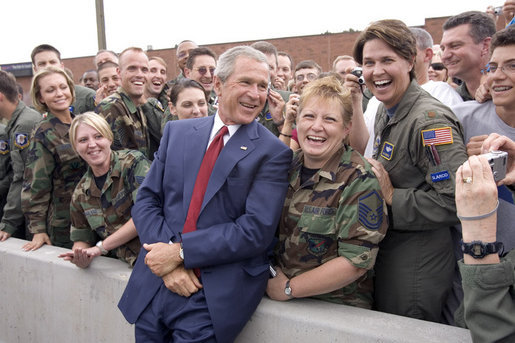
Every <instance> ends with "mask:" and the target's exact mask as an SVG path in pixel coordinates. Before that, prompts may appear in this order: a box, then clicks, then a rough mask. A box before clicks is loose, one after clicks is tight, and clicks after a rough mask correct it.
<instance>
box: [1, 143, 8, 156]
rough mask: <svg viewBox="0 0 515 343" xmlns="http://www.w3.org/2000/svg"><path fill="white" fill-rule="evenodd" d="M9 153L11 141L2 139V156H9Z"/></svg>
mask: <svg viewBox="0 0 515 343" xmlns="http://www.w3.org/2000/svg"><path fill="white" fill-rule="evenodd" d="M8 153H9V141H8V140H5V139H0V155H7V154H8Z"/></svg>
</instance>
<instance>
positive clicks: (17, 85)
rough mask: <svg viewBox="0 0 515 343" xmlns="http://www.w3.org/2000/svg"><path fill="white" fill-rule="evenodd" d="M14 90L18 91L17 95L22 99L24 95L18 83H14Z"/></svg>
mask: <svg viewBox="0 0 515 343" xmlns="http://www.w3.org/2000/svg"><path fill="white" fill-rule="evenodd" d="M16 90H17V91H18V94H19V95H21V96H22V97H23V95H24V91H23V87H22V85H20V84H19V83H18V82H16Z"/></svg>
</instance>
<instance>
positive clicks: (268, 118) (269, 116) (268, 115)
mask: <svg viewBox="0 0 515 343" xmlns="http://www.w3.org/2000/svg"><path fill="white" fill-rule="evenodd" d="M265 119H266V120H272V114H271V113H270V112H266V114H265Z"/></svg>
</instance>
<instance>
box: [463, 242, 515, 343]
mask: <svg viewBox="0 0 515 343" xmlns="http://www.w3.org/2000/svg"><path fill="white" fill-rule="evenodd" d="M458 265H459V267H460V272H461V276H462V279H463V281H462V284H463V293H464V299H463V304H462V306H461V307H460V308H459V309H458V310H457V311H456V314H455V319H456V323H457V324H458V325H459V326H461V327H466V328H468V329H470V333H471V334H472V340H473V341H474V342H475V343H483V342H485V343H486V342H506V343H508V342H515V250H512V251H510V252H509V253H508V255H506V256H505V257H503V258H501V262H500V263H498V264H464V263H463V260H462V261H459V262H458Z"/></svg>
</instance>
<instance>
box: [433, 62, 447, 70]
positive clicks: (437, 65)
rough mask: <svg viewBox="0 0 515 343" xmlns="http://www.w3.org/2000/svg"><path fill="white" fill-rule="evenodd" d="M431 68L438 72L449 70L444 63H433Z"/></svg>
mask: <svg viewBox="0 0 515 343" xmlns="http://www.w3.org/2000/svg"><path fill="white" fill-rule="evenodd" d="M431 68H433V70H438V71H440V70H444V69H447V68H445V66H444V65H443V63H431Z"/></svg>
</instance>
